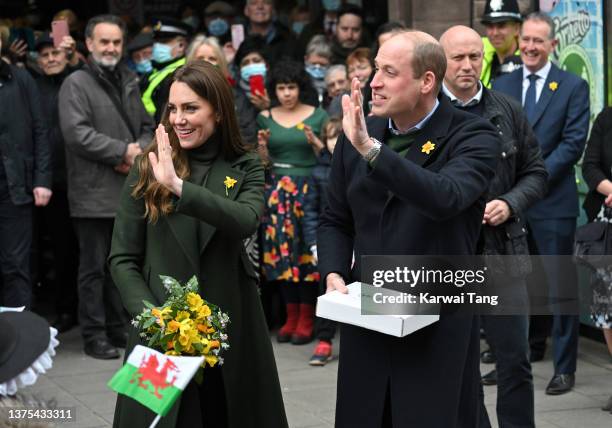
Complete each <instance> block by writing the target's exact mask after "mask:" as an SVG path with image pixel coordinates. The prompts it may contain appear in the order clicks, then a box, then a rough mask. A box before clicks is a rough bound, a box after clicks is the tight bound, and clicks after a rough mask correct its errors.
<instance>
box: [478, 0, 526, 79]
mask: <svg viewBox="0 0 612 428" xmlns="http://www.w3.org/2000/svg"><path fill="white" fill-rule="evenodd" d="M522 21H523V19H522V17H521V12H520V11H519V7H518V4H517V2H516V0H503V1H502V0H487V3H486V5H485V11H484V15H483V16H482V19H481V21H480V22H482V24H483V25H484V26H485V28H486V33H487V36H486V37H483V38H482V42H483V44H484V57H483V60H482V73H481V75H480V80H481V81H482V83H483V84H484V85H485V86H486V87H487V88H491V84H492V83H493V80H495V78H496V77H498V76H500V75H502V74H506V73H511V72H513V71H514V70H516V69H517V68H519V67H520V66H521V65H522V64H523V61H521V56H520V52H519V49H518V35H519V31H520V29H521V22H522Z"/></svg>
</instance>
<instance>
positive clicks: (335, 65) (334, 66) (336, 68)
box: [325, 64, 347, 83]
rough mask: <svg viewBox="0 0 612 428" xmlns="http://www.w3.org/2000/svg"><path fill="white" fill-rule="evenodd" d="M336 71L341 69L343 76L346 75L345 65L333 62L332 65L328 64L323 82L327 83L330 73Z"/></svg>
mask: <svg viewBox="0 0 612 428" xmlns="http://www.w3.org/2000/svg"><path fill="white" fill-rule="evenodd" d="M336 71H341V72H342V73H344V76H345V77H346V76H347V72H346V65H344V64H334V65H332V66H330V67H329V68H328V69H327V72H326V73H325V82H326V83H328V82H327V81H328V80H329V78H330V76H331V75H332V74H334V73H335V72H336Z"/></svg>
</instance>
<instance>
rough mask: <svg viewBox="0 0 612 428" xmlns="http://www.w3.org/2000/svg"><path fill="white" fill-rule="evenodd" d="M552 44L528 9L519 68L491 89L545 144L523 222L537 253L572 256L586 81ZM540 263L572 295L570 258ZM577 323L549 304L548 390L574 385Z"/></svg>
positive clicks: (553, 288) (553, 286)
mask: <svg viewBox="0 0 612 428" xmlns="http://www.w3.org/2000/svg"><path fill="white" fill-rule="evenodd" d="M556 45H557V41H556V40H555V37H554V26H553V22H552V20H551V19H550V17H549V16H548V15H546V14H544V13H540V12H536V13H532V14H531V15H529V16H528V17H527V18H526V19H525V21H524V23H523V28H522V30H521V35H520V39H519V48H520V51H521V58H522V60H523V68H521V69H519V70H516V71H514V72H513V73H510V74H508V75H506V76H503V77H500V78H499V79H497V80H496V81H495V82H494V84H493V88H494V89H497V90H499V91H501V92H504V93H506V94H508V95H511V96H513V97H514V98H516V99H517V100H518V101H519V102H521V103H522V104H523V108H524V109H525V113H526V115H527V118H528V120H529V122H530V123H531V126H532V127H533V130H534V132H535V134H536V136H537V138H538V142H539V144H540V148H541V149H542V155H543V156H544V162H545V165H546V169H547V171H548V193H547V195H546V197H545V198H544V199H543V200H541V201H540V202H538V203H536V204H535V205H534V206H533V207H532V208H531V209H529V210H528V211H527V220H528V224H529V226H530V229H531V232H532V236H533V238H534V241H535V244H536V246H537V249H538V252H539V253H540V254H542V255H548V256H551V255H570V254H572V248H573V242H574V232H575V229H576V217H577V216H578V194H577V189H576V178H575V175H574V165H575V164H576V162H578V160H579V159H580V156H581V155H582V151H583V149H584V145H585V142H586V139H587V133H588V130H589V89H588V85H587V83H586V82H585V81H584V80H582V79H581V78H579V77H577V76H575V75H573V74H571V73H568V72H565V71H562V70H560V69H559V68H558V67H557V66H556V65H554V64H552V63H551V62H550V61H549V59H548V58H549V55H550V54H551V53H552V52H553V51H554V49H555V46H556ZM543 267H544V271H545V273H546V277H547V279H548V287H549V293H550V297H551V298H553V299H554V298H555V297H557V296H559V293H558V290H559V289H560V287H562V288H563V289H564V293H567V292H568V290H570V292H571V293H572V294H574V298H576V299H577V297H578V291H577V288H576V282H577V281H576V271H575V268H574V266H573V265H572V264H571V263H567V257H565V258H560V257H545V258H544V260H543ZM536 285H537V284H536ZM578 327H579V320H578V316H577V315H563V314H561V313H559V312H558V311H555V310H553V329H552V337H553V343H554V364H555V373H554V376H553V378H552V380H551V381H550V383H549V384H548V387H547V388H546V393H547V394H550V395H558V394H563V393H565V392H568V391H569V390H571V389H572V387H573V385H574V373H575V371H576V359H577V353H578Z"/></svg>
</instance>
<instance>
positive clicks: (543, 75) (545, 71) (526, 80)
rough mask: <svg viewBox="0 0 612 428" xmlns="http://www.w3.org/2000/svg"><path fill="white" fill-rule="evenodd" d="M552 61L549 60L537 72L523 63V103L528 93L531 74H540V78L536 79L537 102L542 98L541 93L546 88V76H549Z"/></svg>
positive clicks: (523, 103)
mask: <svg viewBox="0 0 612 428" xmlns="http://www.w3.org/2000/svg"><path fill="white" fill-rule="evenodd" d="M551 66H552V65H551V62H550V61H548V62H547V63H546V65H545V66H544V67H542V68H540V69H539V70H538V71H536V72H535V73H532V72H531V71H529V70H528V69H527V67H525V65H523V98H522V100H523V102H522V105H525V94H527V88H529V76H530V75H531V74H537V75H538V76H540V78H539V79H538V80H536V103H537V102H538V100H539V99H540V95H541V94H542V89H543V88H544V83H546V78H547V77H548V73H549V72H550V67H551Z"/></svg>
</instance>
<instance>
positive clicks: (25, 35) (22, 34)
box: [9, 28, 35, 51]
mask: <svg viewBox="0 0 612 428" xmlns="http://www.w3.org/2000/svg"><path fill="white" fill-rule="evenodd" d="M15 40H23V41H24V42H26V43H27V45H28V50H30V51H31V50H34V43H35V39H34V31H33V30H32V29H31V28H11V30H10V35H9V44H11V43H13V42H14V41H15Z"/></svg>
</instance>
